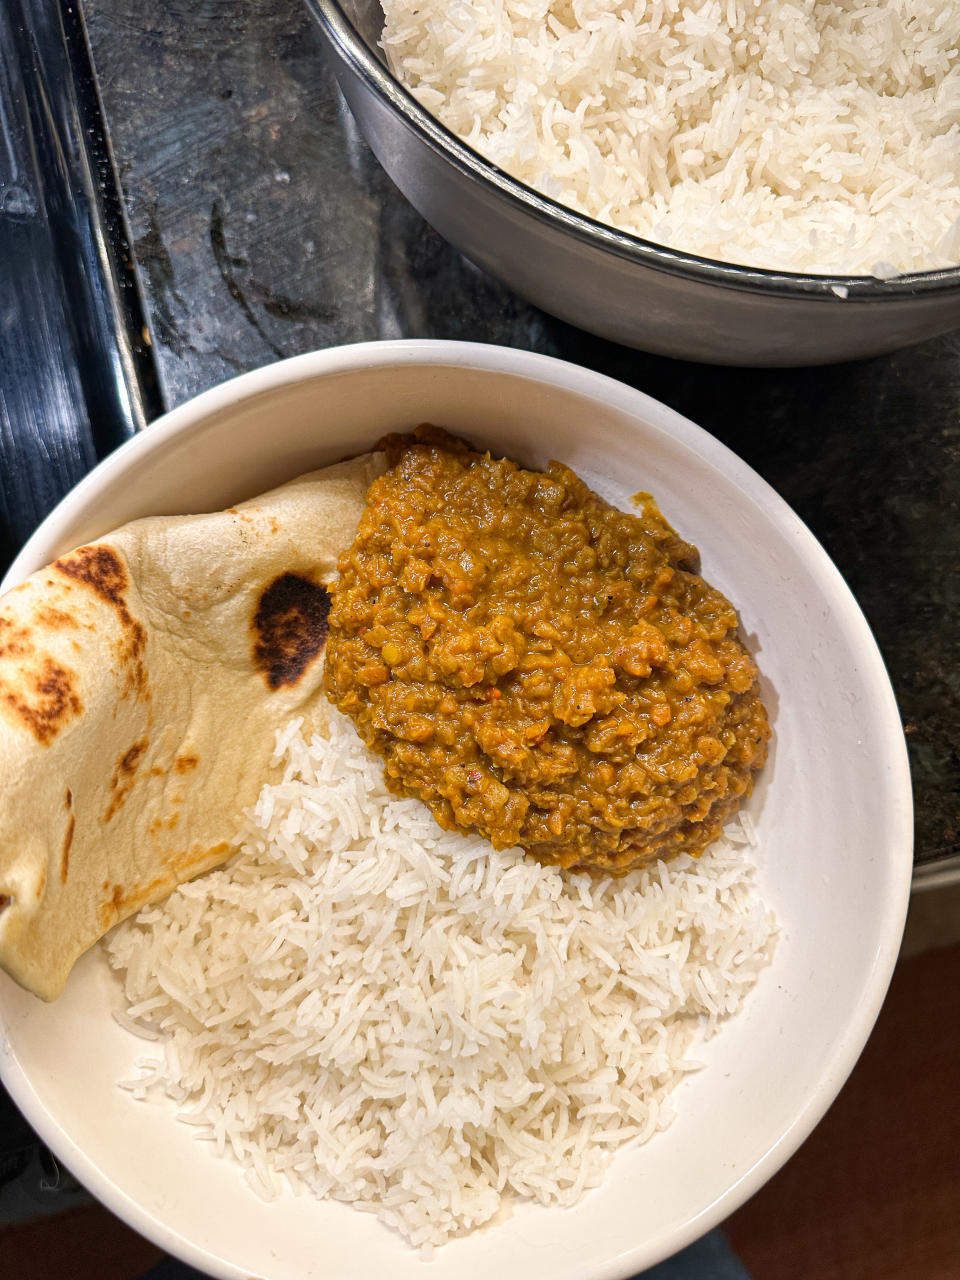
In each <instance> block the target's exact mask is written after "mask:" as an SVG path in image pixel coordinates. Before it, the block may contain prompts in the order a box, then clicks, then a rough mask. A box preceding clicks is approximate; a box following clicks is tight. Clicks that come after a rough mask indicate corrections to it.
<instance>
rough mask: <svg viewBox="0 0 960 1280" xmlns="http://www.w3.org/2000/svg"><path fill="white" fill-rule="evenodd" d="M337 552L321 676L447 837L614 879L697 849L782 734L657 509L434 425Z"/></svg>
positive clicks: (402, 444) (731, 614)
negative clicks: (460, 834) (612, 497)
mask: <svg viewBox="0 0 960 1280" xmlns="http://www.w3.org/2000/svg"><path fill="white" fill-rule="evenodd" d="M384 447H386V448H387V449H388V453H389V457H390V462H391V466H390V469H389V470H388V472H387V473H386V474H385V475H383V476H382V477H380V478H379V479H377V480H375V481H374V482H373V484H372V485H371V486H370V489H369V491H368V493H367V499H366V508H365V511H364V515H363V517H362V520H361V523H360V527H359V530H358V533H357V537H356V539H355V541H354V543H353V545H352V546H351V547H350V548H349V550H348V551H346V552H345V553H344V555H343V556H342V557H341V560H340V565H339V568H340V580H339V583H338V584H337V586H336V587H335V588H334V592H333V600H332V604H331V609H330V616H329V637H328V642H327V656H326V671H325V681H326V687H327V693H328V696H329V697H330V699H331V700H332V701H333V702H334V703H336V705H337V706H338V707H339V709H340V710H341V711H343V712H345V713H346V714H348V715H349V716H351V717H352V718H353V720H354V722H355V724H356V726H357V729H358V731H359V732H360V734H361V736H362V737H363V739H364V740H365V741H366V742H367V743H368V745H369V746H371V747H372V748H373V749H374V750H375V751H376V752H378V753H379V754H380V755H381V756H382V757H383V759H384V764H385V771H386V779H387V783H388V785H389V786H390V788H391V789H392V790H393V791H395V792H399V793H401V794H407V795H412V796H417V797H419V798H420V799H421V800H422V801H423V802H424V803H425V804H427V805H428V806H429V807H430V809H431V811H432V812H433V814H434V816H435V818H436V819H437V821H438V822H439V823H440V825H441V826H442V827H444V828H447V829H453V828H459V829H461V830H464V831H472V832H478V833H479V834H481V835H483V836H485V837H487V838H488V839H489V840H490V841H491V843H492V844H493V845H494V846H495V847H497V848H506V847H509V846H511V845H520V846H522V847H523V849H524V850H526V852H527V853H528V854H530V855H532V856H533V857H535V858H537V859H539V860H540V861H541V862H544V863H553V864H559V865H561V866H565V867H571V868H576V869H589V870H595V871H600V872H613V873H622V872H625V871H627V870H629V869H630V868H631V867H633V866H635V865H637V864H638V863H639V862H641V861H643V860H645V859H647V858H651V857H668V856H670V855H672V854H674V853H677V852H680V851H686V852H688V853H693V854H696V853H698V852H700V851H701V850H702V849H703V848H704V847H705V846H706V845H707V844H709V843H710V842H711V841H712V840H714V839H715V838H716V837H717V836H718V835H719V834H720V831H721V828H722V826H723V824H724V823H725V822H726V821H728V820H729V818H730V817H731V816H732V815H733V813H734V812H735V811H736V809H737V807H738V806H739V804H740V802H741V799H742V797H744V796H745V795H746V794H747V793H748V792H749V790H750V787H751V783H752V777H753V773H754V771H755V770H757V769H759V768H760V767H761V766H762V764H763V762H764V760H765V758H766V753H767V742H768V739H769V737H770V729H769V725H768V722H767V716H766V712H765V711H764V707H763V704H762V701H761V698H760V692H759V688H758V683H757V669H756V666H755V664H754V662H753V660H752V658H751V657H750V655H749V654H748V652H747V650H746V649H745V648H744V646H743V644H742V643H741V641H740V639H739V637H738V634H737V615H736V612H735V610H734V608H733V606H732V605H731V604H730V603H729V601H727V600H726V599H725V598H724V596H723V595H721V594H720V592H719V591H717V590H715V589H714V588H713V587H711V586H710V585H709V584H708V583H707V582H705V581H704V579H703V578H702V577H700V576H699V573H698V568H699V557H698V553H697V550H696V548H695V547H692V546H690V545H689V544H688V543H686V542H683V541H682V540H681V539H680V538H679V537H678V536H677V534H676V533H675V532H674V531H673V529H672V528H671V527H670V525H669V524H668V523H667V521H666V520H665V519H664V518H663V516H662V515H661V514H660V512H659V510H658V509H657V507H656V504H655V503H654V502H653V501H652V500H650V501H646V502H645V503H644V505H643V506H642V508H641V509H640V510H639V511H638V512H637V513H636V514H628V513H626V512H623V511H619V510H617V509H616V508H614V507H611V506H610V505H609V504H608V503H607V502H605V501H603V500H602V499H601V498H599V497H598V496H597V495H596V494H595V493H593V492H592V491H591V490H590V489H589V488H587V486H586V485H585V484H584V483H583V482H582V481H581V480H580V479H578V477H577V476H576V475H575V474H574V473H573V472H572V471H571V470H569V468H567V467H565V466H562V465H561V464H560V463H556V462H554V463H551V464H550V465H549V467H548V468H547V470H546V471H545V472H540V471H529V470H524V469H522V468H520V467H519V466H517V465H516V464H515V463H513V462H511V461H508V460H507V459H498V458H492V457H490V456H489V455H485V454H481V453H477V452H475V451H473V450H472V449H470V448H469V447H468V446H467V445H466V444H464V443H463V442H462V441H459V440H456V439H454V438H453V437H451V436H448V435H447V434H446V433H444V432H441V431H439V430H437V429H435V428H420V429H419V430H418V431H417V432H416V433H415V434H414V435H412V436H399V437H390V438H389V439H388V440H387V441H386V442H384Z"/></svg>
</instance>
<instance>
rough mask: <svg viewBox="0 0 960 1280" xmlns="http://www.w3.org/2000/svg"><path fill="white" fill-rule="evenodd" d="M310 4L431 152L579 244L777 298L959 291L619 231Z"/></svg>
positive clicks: (899, 296) (314, 0)
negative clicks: (801, 267) (559, 193)
mask: <svg viewBox="0 0 960 1280" xmlns="http://www.w3.org/2000/svg"><path fill="white" fill-rule="evenodd" d="M306 5H307V8H308V9H309V10H310V11H311V13H312V14H313V16H314V17H315V19H316V20H317V22H318V24H319V26H320V28H321V30H322V32H323V34H324V35H325V36H326V38H327V41H328V43H329V45H330V47H331V48H332V49H334V50H335V51H336V53H337V55H338V57H339V58H340V59H341V61H342V62H343V63H344V64H345V65H346V66H347V67H349V69H350V70H351V71H352V72H353V74H354V75H356V76H358V77H359V78H360V79H361V80H362V81H363V83H364V84H365V85H366V86H367V88H368V89H370V90H371V91H372V92H373V93H374V94H375V95H376V97H377V98H378V99H379V100H380V101H381V102H382V103H383V104H384V105H386V106H387V107H388V108H390V109H391V110H393V111H394V112H397V113H398V114H399V115H400V116H401V117H402V118H403V119H404V121H405V122H406V124H407V125H408V126H409V127H410V128H411V129H412V130H413V131H414V132H415V133H416V134H417V135H418V136H419V137H420V139H421V141H423V142H424V143H425V144H426V145H427V146H428V147H429V148H430V149H431V150H432V151H433V152H435V153H436V154H437V155H439V156H440V157H441V158H443V159H445V160H447V161H448V162H449V163H451V164H452V165H453V166H454V168H455V169H456V170H458V172H459V173H460V174H461V175H462V176H463V177H465V178H467V179H468V180H470V181H472V182H475V183H478V184H480V185H481V186H483V187H486V188H488V189H493V190H495V191H496V193H497V194H498V195H499V196H500V197H502V198H504V199H506V200H507V201H508V202H509V203H510V204H511V205H513V206H514V208H516V209H517V210H518V211H520V212H522V213H524V214H526V215H528V216H529V215H532V216H533V217H535V218H538V219H541V220H543V221H545V222H547V223H550V224H554V225H555V226H556V227H557V229H558V230H560V231H562V232H563V233H565V234H566V235H568V236H570V237H572V238H573V239H575V240H577V241H579V242H580V243H583V244H587V245H590V246H592V247H593V248H595V249H596V248H600V249H603V250H605V251H606V252H608V253H610V254H612V255H613V256H615V257H619V258H623V259H626V260H627V261H629V262H631V263H633V264H634V265H636V266H642V267H645V268H647V269H651V270H654V271H657V272H660V273H663V274H665V275H670V276H677V277H681V278H683V279H686V280H691V279H692V280H694V281H696V282H698V283H701V284H705V285H712V286H720V287H721V288H726V289H729V290H736V291H739V292H745V293H759V294H763V295H767V296H770V295H773V296H775V297H777V298H793V299H804V300H806V301H817V302H823V303H834V304H836V305H842V304H846V305H849V304H850V303H851V302H857V303H871V304H882V303H884V302H890V301H894V300H898V301H900V302H910V301H913V302H922V301H926V300H929V299H931V298H936V297H942V296H944V295H946V296H947V297H949V296H950V295H951V294H953V293H957V294H960V264H958V265H957V266H955V267H941V268H938V269H936V270H933V271H914V272H907V273H904V274H903V275H898V276H894V277H892V278H890V279H882V278H880V277H877V276H860V275H842V274H839V273H838V274H830V275H814V274H805V273H803V272H796V271H778V270H773V269H769V268H764V267H749V266H744V265H742V264H738V263H726V262H721V261H719V260H718V259H715V258H706V257H702V256H700V255H698V254H694V253H687V252H685V251H683V250H681V249H673V248H670V247H668V246H666V245H661V244H658V243H656V242H655V241H652V240H645V239H643V238H642V237H641V236H637V235H634V234H633V233H631V232H629V231H620V230H617V229H616V228H615V227H612V226H609V225H607V224H606V223H603V222H599V221H598V220H597V219H595V218H592V217H590V215H589V214H583V213H578V212H577V211H576V210H574V209H571V208H569V207H568V206H567V205H564V204H561V203H559V202H558V201H556V200H554V199H552V198H551V197H550V196H548V195H545V194H543V193H542V192H540V191H537V190H536V189H535V188H533V187H531V186H529V185H528V184H527V183H525V182H522V181H521V180H520V179H519V178H514V177H512V176H511V175H510V174H508V173H507V172H506V171H505V170H503V169H501V168H500V167H499V166H498V165H495V164H494V163H492V161H489V160H487V159H486V158H485V157H484V156H482V155H481V154H480V152H479V151H476V150H474V148H473V147H471V146H469V145H468V144H467V143H465V142H463V141H462V140H461V139H460V138H459V137H457V135H456V134H455V133H453V132H452V131H451V130H450V129H448V128H447V127H446V125H444V124H442V123H441V122H440V121H439V120H438V119H437V118H436V117H435V116H433V115H431V113H430V112H429V111H427V110H426V108H425V107H423V106H421V105H420V103H419V102H418V101H417V99H416V98H415V97H414V96H413V94H412V93H411V92H410V91H409V90H408V89H406V88H405V87H404V86H403V85H402V84H401V83H400V81H399V80H397V79H396V77H395V76H394V75H393V74H392V73H391V71H390V70H389V68H388V67H387V66H386V65H385V63H384V62H382V61H381V60H380V58H378V57H377V56H376V54H374V53H373V51H372V50H371V48H370V46H369V45H368V44H367V42H366V41H365V40H364V38H363V37H362V36H361V35H360V33H359V32H358V31H357V29H356V27H355V26H354V24H353V22H352V21H351V19H350V17H349V16H348V14H347V13H346V11H345V9H344V8H343V5H342V3H341V0H306ZM958 323H960V316H958Z"/></svg>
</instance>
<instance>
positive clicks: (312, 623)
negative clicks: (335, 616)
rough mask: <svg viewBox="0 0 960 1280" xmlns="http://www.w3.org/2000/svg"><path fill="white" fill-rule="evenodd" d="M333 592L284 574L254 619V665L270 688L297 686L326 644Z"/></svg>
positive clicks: (263, 597) (268, 590)
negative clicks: (331, 594)
mask: <svg viewBox="0 0 960 1280" xmlns="http://www.w3.org/2000/svg"><path fill="white" fill-rule="evenodd" d="M329 614H330V593H329V591H328V590H327V588H326V587H325V586H323V585H322V583H319V582H313V581H312V580H311V579H310V578H304V577H302V576H301V575H300V574H297V573H282V574H281V575H280V576H279V577H278V578H275V579H274V580H273V582H271V584H270V585H269V586H268V587H267V588H266V590H265V591H264V592H263V594H262V595H261V597H260V602H259V605H258V607H257V611H256V613H255V614H254V616H253V622H252V629H253V633H254V640H253V662H254V666H255V667H256V668H257V670H258V671H259V672H260V673H261V675H262V676H263V678H264V680H265V681H266V682H267V685H268V687H269V688H271V689H279V688H280V687H281V686H283V685H294V684H296V683H297V682H298V681H299V680H300V677H301V676H302V675H303V673H304V672H305V671H306V669H307V667H308V666H309V665H310V663H311V662H313V660H314V658H316V657H317V656H318V655H319V654H321V653H322V652H323V649H324V646H325V645H326V642H327V618H328V617H329Z"/></svg>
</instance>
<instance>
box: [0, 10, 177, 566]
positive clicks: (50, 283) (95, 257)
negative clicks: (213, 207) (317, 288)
mask: <svg viewBox="0 0 960 1280" xmlns="http://www.w3.org/2000/svg"><path fill="white" fill-rule="evenodd" d="M0 49H2V51H3V57H2V59H0V281H2V285H3V287H2V291H0V565H2V564H5V563H7V562H8V561H9V559H10V557H11V556H12V554H13V552H14V551H15V549H16V548H17V546H18V545H19V544H20V543H21V542H22V541H23V539H24V538H25V537H26V536H27V534H29V533H30V531H31V530H32V528H33V527H34V526H35V525H36V523H37V522H38V521H39V520H40V519H41V518H42V517H43V515H45V514H46V512H47V511H48V510H49V509H50V508H51V507H52V506H53V505H54V504H55V503H56V502H57V500H58V499H59V498H60V497H61V496H62V495H63V493H65V492H66V490H67V489H69V488H70V487H71V485H73V484H75V483H76V481H77V480H79V479H80V478H81V477H82V476H83V474H84V473H85V472H86V471H88V470H89V469H90V467H91V466H92V465H93V464H94V463H95V462H96V461H97V459H98V458H101V457H103V456H104V455H105V454H106V453H108V452H109V451H110V450H111V449H113V448H115V447H116V446H117V445H118V444H120V443H121V442H122V441H123V440H124V439H126V438H127V437H128V436H130V435H131V434H132V433H133V432H134V431H137V430H139V429H140V428H142V427H143V426H145V425H146V423H147V422H148V421H149V420H150V419H151V418H152V417H154V416H155V415H156V414H157V413H159V412H160V411H161V405H160V403H159V398H158V395H157V391H156V378H155V376H154V371H153V365H152V360H151V356H150V353H149V350H148V349H147V348H146V347H145V346H144V344H143V340H142V334H143V331H144V322H143V311H142V307H141V301H140V296H139V293H138V289H137V284H136V278H135V275H134V271H133V264H132V261H131V258H130V253H129V249H128V246H127V236H126V231H125V226H124V219H123V212H122V206H121V202H120V198H119V194H118V188H117V183H116V177H115V174H114V169H113V164H112V160H111V157H110V153H109V148H108V143H107V141H106V137H105V133H104V129H103V122H102V115H101V111H100V102H99V97H98V93H97V87H96V83H95V80H94V76H93V71H92V68H91V62H90V56H89V50H88V48H87V42H86V37H85V34H84V28H83V18H82V15H81V13H80V10H79V7H78V6H77V4H76V0H74V3H72V4H69V5H68V4H64V5H63V6H62V7H61V6H60V5H58V4H57V3H55V0H5V3H4V4H3V5H2V6H0Z"/></svg>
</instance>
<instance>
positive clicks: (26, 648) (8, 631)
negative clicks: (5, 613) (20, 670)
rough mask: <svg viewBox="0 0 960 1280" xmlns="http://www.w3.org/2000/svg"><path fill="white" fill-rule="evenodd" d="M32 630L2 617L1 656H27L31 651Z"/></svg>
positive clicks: (0, 628) (0, 622) (0, 619)
mask: <svg viewBox="0 0 960 1280" xmlns="http://www.w3.org/2000/svg"><path fill="white" fill-rule="evenodd" d="M30 640H31V637H30V632H29V631H28V629H27V628H26V627H19V626H17V624H16V623H14V622H11V621H10V619H9V618H0V658H25V657H27V655H28V654H29V653H30Z"/></svg>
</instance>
